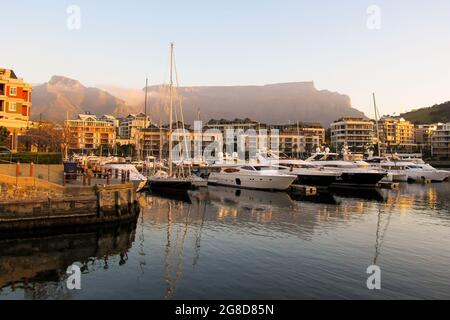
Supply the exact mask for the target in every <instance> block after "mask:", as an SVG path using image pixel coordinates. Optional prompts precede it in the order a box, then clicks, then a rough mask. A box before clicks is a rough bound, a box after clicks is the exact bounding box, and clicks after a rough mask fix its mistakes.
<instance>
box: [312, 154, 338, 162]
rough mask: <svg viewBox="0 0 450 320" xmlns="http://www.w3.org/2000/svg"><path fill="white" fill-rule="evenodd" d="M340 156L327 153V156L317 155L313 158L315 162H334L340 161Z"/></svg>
mask: <svg viewBox="0 0 450 320" xmlns="http://www.w3.org/2000/svg"><path fill="white" fill-rule="evenodd" d="M339 158H340V157H339V155H338V154H336V153H326V154H316V155H315V156H314V157H313V160H314V161H334V160H340V159H339Z"/></svg>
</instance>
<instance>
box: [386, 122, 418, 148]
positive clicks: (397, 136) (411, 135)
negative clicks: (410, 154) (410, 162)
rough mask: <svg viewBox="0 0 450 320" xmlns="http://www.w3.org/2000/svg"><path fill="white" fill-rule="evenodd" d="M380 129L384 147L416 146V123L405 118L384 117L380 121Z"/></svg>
mask: <svg viewBox="0 0 450 320" xmlns="http://www.w3.org/2000/svg"><path fill="white" fill-rule="evenodd" d="M378 131H379V135H380V143H381V144H382V145H383V146H384V147H386V146H395V147H397V149H398V147H400V148H402V149H407V148H412V147H415V146H416V144H415V131H414V124H412V123H411V122H409V121H407V120H405V119H403V118H396V117H382V118H381V119H380V120H379V121H378Z"/></svg>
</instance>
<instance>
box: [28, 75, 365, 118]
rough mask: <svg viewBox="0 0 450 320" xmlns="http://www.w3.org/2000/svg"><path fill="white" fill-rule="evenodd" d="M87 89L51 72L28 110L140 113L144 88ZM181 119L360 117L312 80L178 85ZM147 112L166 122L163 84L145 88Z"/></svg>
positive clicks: (59, 114) (60, 114)
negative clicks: (47, 81) (146, 92)
mask: <svg viewBox="0 0 450 320" xmlns="http://www.w3.org/2000/svg"><path fill="white" fill-rule="evenodd" d="M102 88H103V90H102V89H98V88H86V87H84V86H83V85H82V84H80V83H79V82H78V81H76V80H71V79H68V78H64V77H53V78H52V80H50V82H49V83H47V84H44V85H40V86H37V87H35V88H34V92H33V111H32V113H33V115H34V117H35V118H36V117H39V113H41V112H42V114H43V115H45V117H46V118H48V119H49V120H54V121H55V120H56V121H61V120H63V119H65V118H66V112H67V111H68V112H69V117H73V116H75V115H76V114H77V113H80V112H84V111H91V112H92V113H95V114H99V115H101V114H104V113H106V114H112V115H115V116H124V115H127V114H129V113H136V112H141V111H142V110H143V105H144V89H142V90H139V89H125V88H120V87H112V86H102ZM178 95H179V96H180V97H181V98H182V101H183V110H184V116H185V121H186V122H192V121H194V120H196V119H197V117H198V111H199V110H200V115H201V119H202V120H203V121H207V120H209V119H211V118H216V119H217V118H224V119H235V118H251V119H254V120H256V121H260V122H266V123H273V124H281V123H288V122H289V121H291V122H294V121H297V120H299V121H303V122H320V123H322V124H323V125H324V126H326V127H328V126H329V124H330V123H331V122H333V121H334V120H336V119H338V118H339V117H342V116H357V117H365V116H364V114H363V113H362V112H360V111H358V110H356V109H354V108H352V107H351V102H350V98H349V97H348V96H346V95H342V94H339V93H336V92H330V91H327V90H317V89H316V88H315V86H314V83H313V82H295V83H281V84H269V85H264V86H214V87H180V88H178ZM147 110H148V114H149V115H150V116H151V118H152V119H153V121H155V122H159V120H160V119H161V120H162V121H163V122H168V115H167V87H166V86H151V87H148V104H147Z"/></svg>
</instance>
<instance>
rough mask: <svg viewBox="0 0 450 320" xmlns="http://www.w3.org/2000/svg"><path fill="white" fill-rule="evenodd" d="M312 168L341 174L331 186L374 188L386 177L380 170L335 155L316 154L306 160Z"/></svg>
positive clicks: (365, 163) (326, 153) (361, 162)
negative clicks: (320, 168) (321, 168)
mask: <svg viewBox="0 0 450 320" xmlns="http://www.w3.org/2000/svg"><path fill="white" fill-rule="evenodd" d="M307 161H308V162H310V163H312V164H313V165H314V166H317V167H323V168H325V169H327V170H332V171H335V172H339V173H341V176H340V177H339V178H337V180H336V182H335V183H333V184H332V186H337V187H339V186H356V187H374V186H376V184H377V183H378V182H380V181H381V180H382V179H383V178H385V177H386V176H387V172H386V171H385V170H382V169H373V168H370V166H369V164H368V163H367V162H365V161H361V160H355V161H354V160H347V159H345V157H344V159H343V158H342V156H340V155H339V154H337V153H330V152H327V151H325V152H317V153H315V154H314V155H312V156H311V157H310V158H308V159H307Z"/></svg>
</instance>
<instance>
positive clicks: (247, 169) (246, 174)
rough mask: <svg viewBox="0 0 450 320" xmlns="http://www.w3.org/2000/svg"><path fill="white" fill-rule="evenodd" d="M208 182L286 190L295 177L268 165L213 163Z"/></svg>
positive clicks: (248, 187) (250, 187) (260, 188)
mask: <svg viewBox="0 0 450 320" xmlns="http://www.w3.org/2000/svg"><path fill="white" fill-rule="evenodd" d="M210 171H212V172H211V173H210V174H209V177H208V184H212V185H223V186H230V187H236V188H247V189H259V190H280V191H281V190H286V189H288V188H289V187H290V186H291V184H292V183H293V182H294V180H295V179H296V177H295V176H293V175H289V174H285V173H281V172H280V171H279V170H278V168H276V167H272V166H270V165H213V166H211V167H210Z"/></svg>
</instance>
